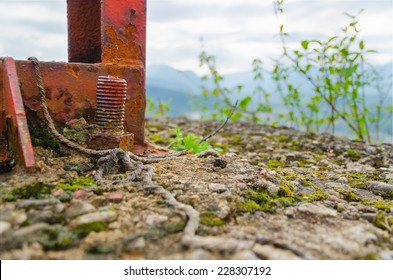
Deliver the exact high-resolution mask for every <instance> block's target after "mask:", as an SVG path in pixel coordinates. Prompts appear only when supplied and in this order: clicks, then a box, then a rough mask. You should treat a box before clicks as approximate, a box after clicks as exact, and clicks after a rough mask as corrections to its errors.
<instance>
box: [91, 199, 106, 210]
mask: <svg viewBox="0 0 393 280" xmlns="http://www.w3.org/2000/svg"><path fill="white" fill-rule="evenodd" d="M108 203H109V201H108V200H107V199H106V198H105V197H100V196H99V197H96V198H94V199H93V200H92V201H91V204H92V205H93V206H94V207H96V208H100V207H103V206H106V205H108Z"/></svg>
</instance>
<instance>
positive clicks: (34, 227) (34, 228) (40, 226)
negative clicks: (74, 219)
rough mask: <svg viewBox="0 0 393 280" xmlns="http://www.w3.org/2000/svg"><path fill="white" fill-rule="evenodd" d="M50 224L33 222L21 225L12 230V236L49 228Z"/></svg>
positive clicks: (17, 236) (22, 235)
mask: <svg viewBox="0 0 393 280" xmlns="http://www.w3.org/2000/svg"><path fill="white" fill-rule="evenodd" d="M49 228H50V225H48V224H46V223H38V224H33V225H31V226H27V227H23V228H21V229H18V230H17V231H15V232H14V237H16V238H22V237H26V236H28V235H31V234H33V233H35V232H37V231H41V230H46V229H49Z"/></svg>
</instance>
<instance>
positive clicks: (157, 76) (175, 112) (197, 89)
mask: <svg viewBox="0 0 393 280" xmlns="http://www.w3.org/2000/svg"><path fill="white" fill-rule="evenodd" d="M392 66H393V65H392V63H389V64H386V65H383V66H377V67H376V70H377V71H378V72H379V73H380V74H382V76H383V77H385V79H386V80H385V81H386V82H388V81H389V80H388V79H389V77H390V79H391V77H392ZM264 76H265V77H264V78H265V80H264V82H263V84H262V86H263V87H264V88H265V90H266V91H267V92H269V93H270V105H271V106H272V107H273V109H274V112H275V113H277V112H280V111H281V112H284V111H285V108H284V105H283V102H282V99H281V96H280V95H279V94H277V92H276V85H275V82H274V81H273V80H272V79H271V78H270V76H269V74H268V73H266V74H265V75H264ZM290 82H291V83H294V84H299V85H301V84H302V83H303V82H304V79H303V78H302V77H300V76H299V77H296V76H294V77H292V80H291V81H290ZM305 84H307V83H305ZM203 85H204V86H205V87H207V88H213V83H212V82H209V81H205V82H202V81H201V79H200V77H199V76H198V75H196V74H195V73H194V72H192V71H179V70H176V69H174V68H172V67H170V66H168V65H152V66H148V67H147V80H146V88H147V97H148V98H152V99H153V101H154V102H158V101H161V102H165V103H168V104H169V105H170V107H171V110H170V113H169V115H170V116H180V115H184V116H187V117H191V118H193V117H196V116H200V112H199V113H198V112H195V111H193V105H192V100H194V101H195V100H203V97H202V95H201V91H202V90H201V88H202V86H203ZM237 85H243V86H244V88H243V91H242V93H241V94H240V96H233V99H234V100H236V99H241V98H242V97H244V96H246V95H250V94H252V92H253V90H254V88H255V87H256V86H257V84H256V82H255V81H254V79H253V73H252V72H241V73H235V74H229V75H224V81H223V82H222V86H224V87H227V88H234V87H236V86H237ZM301 93H302V95H303V96H304V97H306V98H307V97H308V96H311V95H312V91H311V90H310V89H309V88H308V87H307V86H302V87H301ZM366 96H367V98H366V101H367V104H368V106H369V107H370V111H371V112H372V111H373V110H372V108H374V107H375V104H376V102H377V98H376V90H375V89H373V88H368V89H367V92H366ZM389 99H390V100H389ZM213 102H214V100H210V101H208V104H209V103H210V104H212V103H213ZM389 103H390V104H389ZM385 105H386V106H389V105H390V106H391V105H392V93H390V98H388V100H387V102H386V103H385ZM382 126H383V133H384V136H383V138H384V141H388V142H389V141H390V142H391V141H392V119H391V115H390V114H385V116H384V119H383V121H382ZM339 130H340V127H339ZM341 130H342V131H340V133H339V134H343V135H346V134H348V131H346V130H345V127H344V126H343V127H342V128H341Z"/></svg>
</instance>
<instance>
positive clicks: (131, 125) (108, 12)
mask: <svg viewBox="0 0 393 280" xmlns="http://www.w3.org/2000/svg"><path fill="white" fill-rule="evenodd" d="M67 9H68V46H69V47H68V58H69V62H75V63H101V64H111V65H113V67H114V68H116V66H123V67H124V66H130V67H133V68H135V67H137V68H139V70H138V71H137V72H136V73H135V76H134V77H133V81H129V80H127V79H126V77H123V76H121V75H120V76H118V77H119V78H123V79H126V80H127V82H128V83H129V84H136V85H137V86H136V87H135V86H134V88H133V90H131V89H130V88H128V90H127V100H126V109H125V127H124V128H125V131H126V132H130V133H133V134H134V136H135V144H136V145H141V146H143V145H145V137H144V126H145V107H146V93H145V92H146V90H145V87H146V83H145V77H146V73H145V59H146V0H101V1H100V0H84V1H80V0H67Z"/></svg>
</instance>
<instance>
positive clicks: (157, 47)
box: [0, 0, 393, 73]
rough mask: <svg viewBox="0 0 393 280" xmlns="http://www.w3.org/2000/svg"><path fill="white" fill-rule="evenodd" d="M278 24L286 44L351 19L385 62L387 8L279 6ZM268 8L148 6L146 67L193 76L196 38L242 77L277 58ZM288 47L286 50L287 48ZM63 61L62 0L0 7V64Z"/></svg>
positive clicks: (241, 3) (392, 21) (13, 0)
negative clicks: (8, 59) (1, 60)
mask: <svg viewBox="0 0 393 280" xmlns="http://www.w3.org/2000/svg"><path fill="white" fill-rule="evenodd" d="M284 8H285V17H284V18H283V19H284V23H285V25H286V30H287V32H288V33H289V34H291V37H290V40H291V44H293V45H296V44H298V42H299V41H300V40H303V39H315V38H319V39H324V38H328V37H329V36H333V35H334V34H336V33H337V32H339V30H340V28H341V27H343V26H344V25H345V24H346V23H347V22H348V18H347V17H346V16H345V15H344V12H348V13H350V14H356V13H357V12H358V11H359V10H360V9H365V11H364V12H363V13H362V14H361V16H360V17H359V21H360V23H359V26H360V28H361V30H362V33H361V34H362V37H363V38H364V40H365V42H366V47H368V48H371V49H375V50H378V51H379V53H378V54H375V55H372V57H370V58H371V59H372V62H373V63H377V64H386V63H389V62H392V60H393V55H392V53H393V50H392V48H393V40H392V36H393V30H392V29H393V28H392V26H393V9H392V1H391V0H340V1H336V0H302V1H301V0H286V3H285V6H284ZM277 30H278V27H277V23H276V20H275V17H274V12H273V6H272V0H195V1H193V0H187V1H186V0H148V40H147V64H148V65H151V64H167V65H171V66H173V67H175V68H177V69H179V70H193V71H195V72H198V73H201V70H200V69H199V62H198V54H199V53H200V51H201V44H200V38H201V37H203V38H204V45H205V48H206V50H207V51H208V52H209V53H210V54H213V55H215V56H216V57H217V62H218V66H219V69H220V70H221V71H222V72H223V73H233V72H240V71H248V70H250V63H251V61H252V59H253V58H255V57H260V58H262V59H263V60H264V61H266V64H269V60H270V58H274V57H277V55H278V54H279V53H280V45H279V41H278V38H276V37H275V36H274V35H275V34H276V32H277ZM291 44H290V45H291ZM1 56H12V57H15V58H17V59H27V58H28V57H29V56H36V57H37V58H39V59H40V60H59V61H66V60H67V19H66V0H41V1H40V0H23V1H20V0H0V57H1Z"/></svg>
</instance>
